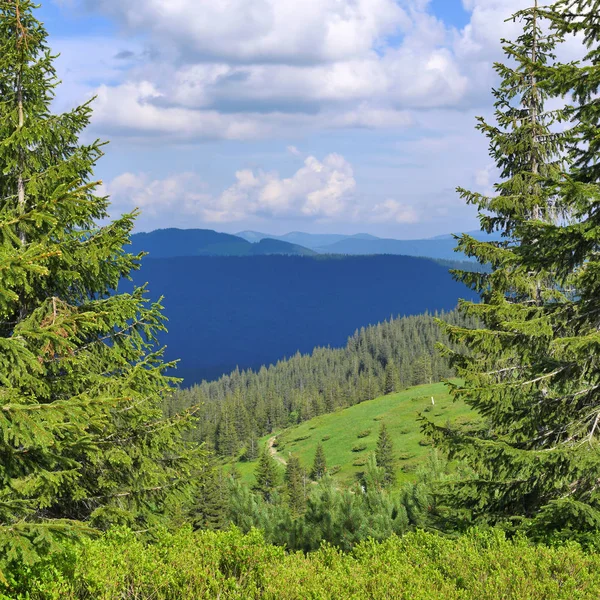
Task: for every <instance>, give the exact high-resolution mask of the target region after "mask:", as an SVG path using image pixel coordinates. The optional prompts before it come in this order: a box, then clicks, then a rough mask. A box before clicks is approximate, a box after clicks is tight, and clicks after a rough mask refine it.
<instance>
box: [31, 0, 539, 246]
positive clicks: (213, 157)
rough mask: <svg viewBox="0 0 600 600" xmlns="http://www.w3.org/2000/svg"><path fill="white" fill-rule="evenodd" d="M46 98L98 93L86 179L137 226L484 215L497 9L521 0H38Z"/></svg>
mask: <svg viewBox="0 0 600 600" xmlns="http://www.w3.org/2000/svg"><path fill="white" fill-rule="evenodd" d="M41 2H42V7H41V8H40V9H39V10H38V17H39V18H40V19H41V20H42V21H44V23H45V25H46V27H47V29H48V31H49V33H50V45H51V47H52V48H53V50H54V51H56V52H58V53H60V56H59V57H58V58H57V60H56V66H57V69H58V73H59V76H60V78H61V80H62V82H63V83H62V85H61V87H60V88H59V90H58V92H57V98H56V101H55V110H57V111H62V110H67V109H69V108H70V107H72V106H74V105H76V104H78V103H81V102H83V101H86V100H87V99H89V98H90V97H92V96H95V97H96V99H95V101H94V104H93V107H94V116H93V120H92V123H91V126H90V128H89V129H88V131H87V132H86V134H85V135H86V137H88V138H89V139H92V138H94V139H95V138H100V139H103V140H110V144H109V145H108V146H107V147H106V156H105V157H104V158H102V160H101V161H100V162H99V163H98V166H97V170H96V174H97V176H98V177H100V178H102V180H103V182H104V183H103V190H102V191H103V192H104V193H107V194H110V196H111V199H112V203H113V204H112V211H113V214H115V215H116V214H118V213H122V212H127V211H130V210H131V209H132V208H134V207H139V208H140V209H141V211H142V214H141V216H140V218H139V219H138V222H137V226H136V228H137V230H139V231H149V230H152V229H157V228H164V227H182V228H192V227H198V228H207V229H216V230H217V231H226V232H230V233H235V232H238V231H241V230H248V229H251V230H257V231H262V232H267V233H272V234H283V233H286V232H288V231H307V232H314V233H321V232H331V233H347V234H352V233H358V232H367V233H371V234H374V235H378V236H382V237H393V238H405V239H407V238H421V237H431V236H435V235H440V234H444V233H449V232H460V231H468V230H473V229H476V228H478V221H477V218H476V213H475V211H474V209H473V207H468V206H466V205H465V204H464V202H463V201H462V200H461V199H460V198H459V196H458V194H457V193H456V191H455V189H456V187H457V186H461V187H465V188H469V189H472V190H475V191H480V192H483V193H486V192H490V190H491V189H492V187H491V186H492V185H493V183H494V181H495V178H496V177H497V175H496V170H495V167H494V164H493V162H492V161H491V159H490V157H489V155H488V151H487V141H486V139H485V138H484V137H483V136H482V135H481V134H480V133H479V132H477V131H476V130H475V124H476V121H475V117H476V116H478V115H482V116H485V117H487V118H490V117H491V115H492V113H493V111H492V103H493V99H492V96H491V93H490V92H491V88H492V86H493V85H494V84H495V82H496V76H495V73H494V69H493V63H494V61H497V60H500V59H501V58H502V50H501V44H500V38H501V37H508V38H512V37H515V36H516V35H518V24H517V25H515V24H514V23H512V22H505V19H507V18H508V17H509V16H510V15H511V14H512V13H513V12H514V11H515V10H518V9H519V8H524V7H525V6H527V5H528V1H527V0H41Z"/></svg>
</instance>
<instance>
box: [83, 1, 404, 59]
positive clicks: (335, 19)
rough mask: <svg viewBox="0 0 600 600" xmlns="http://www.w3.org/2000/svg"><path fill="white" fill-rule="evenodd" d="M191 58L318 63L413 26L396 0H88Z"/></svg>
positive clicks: (352, 54) (355, 52)
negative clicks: (410, 25) (167, 0)
mask: <svg viewBox="0 0 600 600" xmlns="http://www.w3.org/2000/svg"><path fill="white" fill-rule="evenodd" d="M85 2H86V3H87V4H88V5H89V6H90V8H92V9H93V10H96V11H100V12H103V13H105V14H108V15H111V16H113V17H116V18H117V19H118V20H119V21H120V22H121V23H122V24H123V25H124V26H126V27H127V28H128V29H131V30H137V31H143V32H145V33H146V32H150V34H151V36H152V37H153V39H154V40H160V42H161V44H163V45H164V44H167V45H170V46H173V47H175V48H176V49H177V50H178V51H179V54H180V57H181V58H183V59H188V60H198V59H201V60H203V61H206V60H208V59H216V60H225V61H227V62H266V63H272V62H283V63H300V62H302V63H311V62H321V61H335V60H340V59H346V58H349V57H356V56H361V55H364V54H365V53H368V52H370V51H371V49H372V48H373V47H374V46H377V45H378V44H380V43H382V42H383V40H384V39H385V37H386V36H387V35H389V34H392V33H394V32H396V31H398V30H399V29H401V28H403V27H408V26H409V22H410V21H409V18H408V16H407V13H406V12H405V11H404V10H403V9H402V8H401V7H400V6H399V5H398V3H397V2H396V1H395V0H302V2H298V1H297V0H252V2H249V1H248V0H228V1H227V2H222V1H221V2H215V1H214V0H177V1H173V0H171V1H169V2H165V0H127V2H123V1H122V0H85Z"/></svg>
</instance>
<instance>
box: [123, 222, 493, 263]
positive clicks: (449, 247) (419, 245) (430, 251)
mask: <svg viewBox="0 0 600 600" xmlns="http://www.w3.org/2000/svg"><path fill="white" fill-rule="evenodd" d="M470 235H473V236H474V237H477V238H479V239H493V238H492V236H487V235H486V234H482V233H481V232H480V231H477V232H470ZM132 245H133V247H132V251H133V252H136V253H137V252H140V251H146V252H148V253H149V254H150V256H151V257H152V258H172V257H175V256H267V255H273V254H280V255H290V256H315V255H317V254H344V255H374V254H395V255H403V256H418V257H425V258H433V259H436V260H446V261H464V260H468V257H466V256H465V255H464V254H462V253H460V252H458V253H457V252H455V251H454V248H455V247H456V240H455V238H454V236H453V235H451V234H447V235H441V236H437V237H433V238H428V239H415V240H396V239H386V238H378V237H376V236H373V235H370V234H368V233H358V234H355V235H343V234H313V233H303V232H298V231H295V232H292V233H287V234H285V235H281V236H276V235H270V234H265V233H260V232H257V231H242V232H240V233H238V234H236V235H232V234H229V233H220V232H217V231H213V230H210V229H159V230H156V231H152V232H150V233H137V234H135V235H134V236H133V237H132Z"/></svg>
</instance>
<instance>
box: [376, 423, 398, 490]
mask: <svg viewBox="0 0 600 600" xmlns="http://www.w3.org/2000/svg"><path fill="white" fill-rule="evenodd" d="M375 460H376V462H377V466H378V467H379V468H380V469H383V480H384V483H385V485H387V486H392V485H394V483H395V482H396V461H395V458H394V442H393V441H392V438H391V436H390V434H389V432H388V430H387V427H386V425H385V423H382V424H381V427H380V429H379V436H378V438H377V447H376V449H375Z"/></svg>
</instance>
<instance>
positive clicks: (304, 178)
mask: <svg viewBox="0 0 600 600" xmlns="http://www.w3.org/2000/svg"><path fill="white" fill-rule="evenodd" d="M355 188H356V181H355V179H354V173H353V170H352V166H351V165H350V164H349V163H348V162H347V161H346V159H345V158H344V157H343V156H341V155H339V154H329V155H327V156H326V157H325V158H324V159H323V160H319V159H317V158H315V157H314V156H309V157H307V158H306V160H305V161H304V164H303V166H302V167H301V168H300V169H298V170H297V171H296V172H295V173H294V174H292V175H291V176H290V177H280V176H279V175H278V174H277V173H276V172H265V171H261V170H257V171H253V170H251V169H243V170H240V171H238V172H236V174H235V182H234V183H233V184H232V185H231V186H229V187H228V188H227V189H226V190H224V191H223V192H222V193H221V194H219V195H211V194H209V193H207V192H206V191H205V186H204V184H203V182H202V181H201V179H200V178H199V177H198V176H197V175H194V174H192V173H181V174H176V175H172V176H170V177H167V178H164V179H158V180H156V179H152V178H151V177H150V176H148V175H147V174H135V173H124V174H122V175H120V176H118V177H116V178H115V179H114V180H113V181H111V182H110V183H108V184H106V185H105V189H104V192H106V193H107V194H109V195H111V196H112V197H113V201H114V203H115V207H116V208H117V209H119V210H129V209H131V208H133V207H135V206H137V207H139V208H141V209H142V211H143V212H145V213H146V214H148V215H150V216H155V215H160V214H168V212H169V211H170V210H171V209H176V210H177V211H179V212H183V213H186V214H188V215H192V216H194V217H196V218H197V219H198V220H199V221H200V222H204V223H227V222H234V221H240V220H242V219H244V218H247V217H250V216H257V217H265V218H266V217H268V218H280V217H299V218H308V219H329V218H333V217H338V216H340V215H343V214H344V213H345V212H347V211H350V210H351V206H352V200H353V193H354V191H355Z"/></svg>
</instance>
